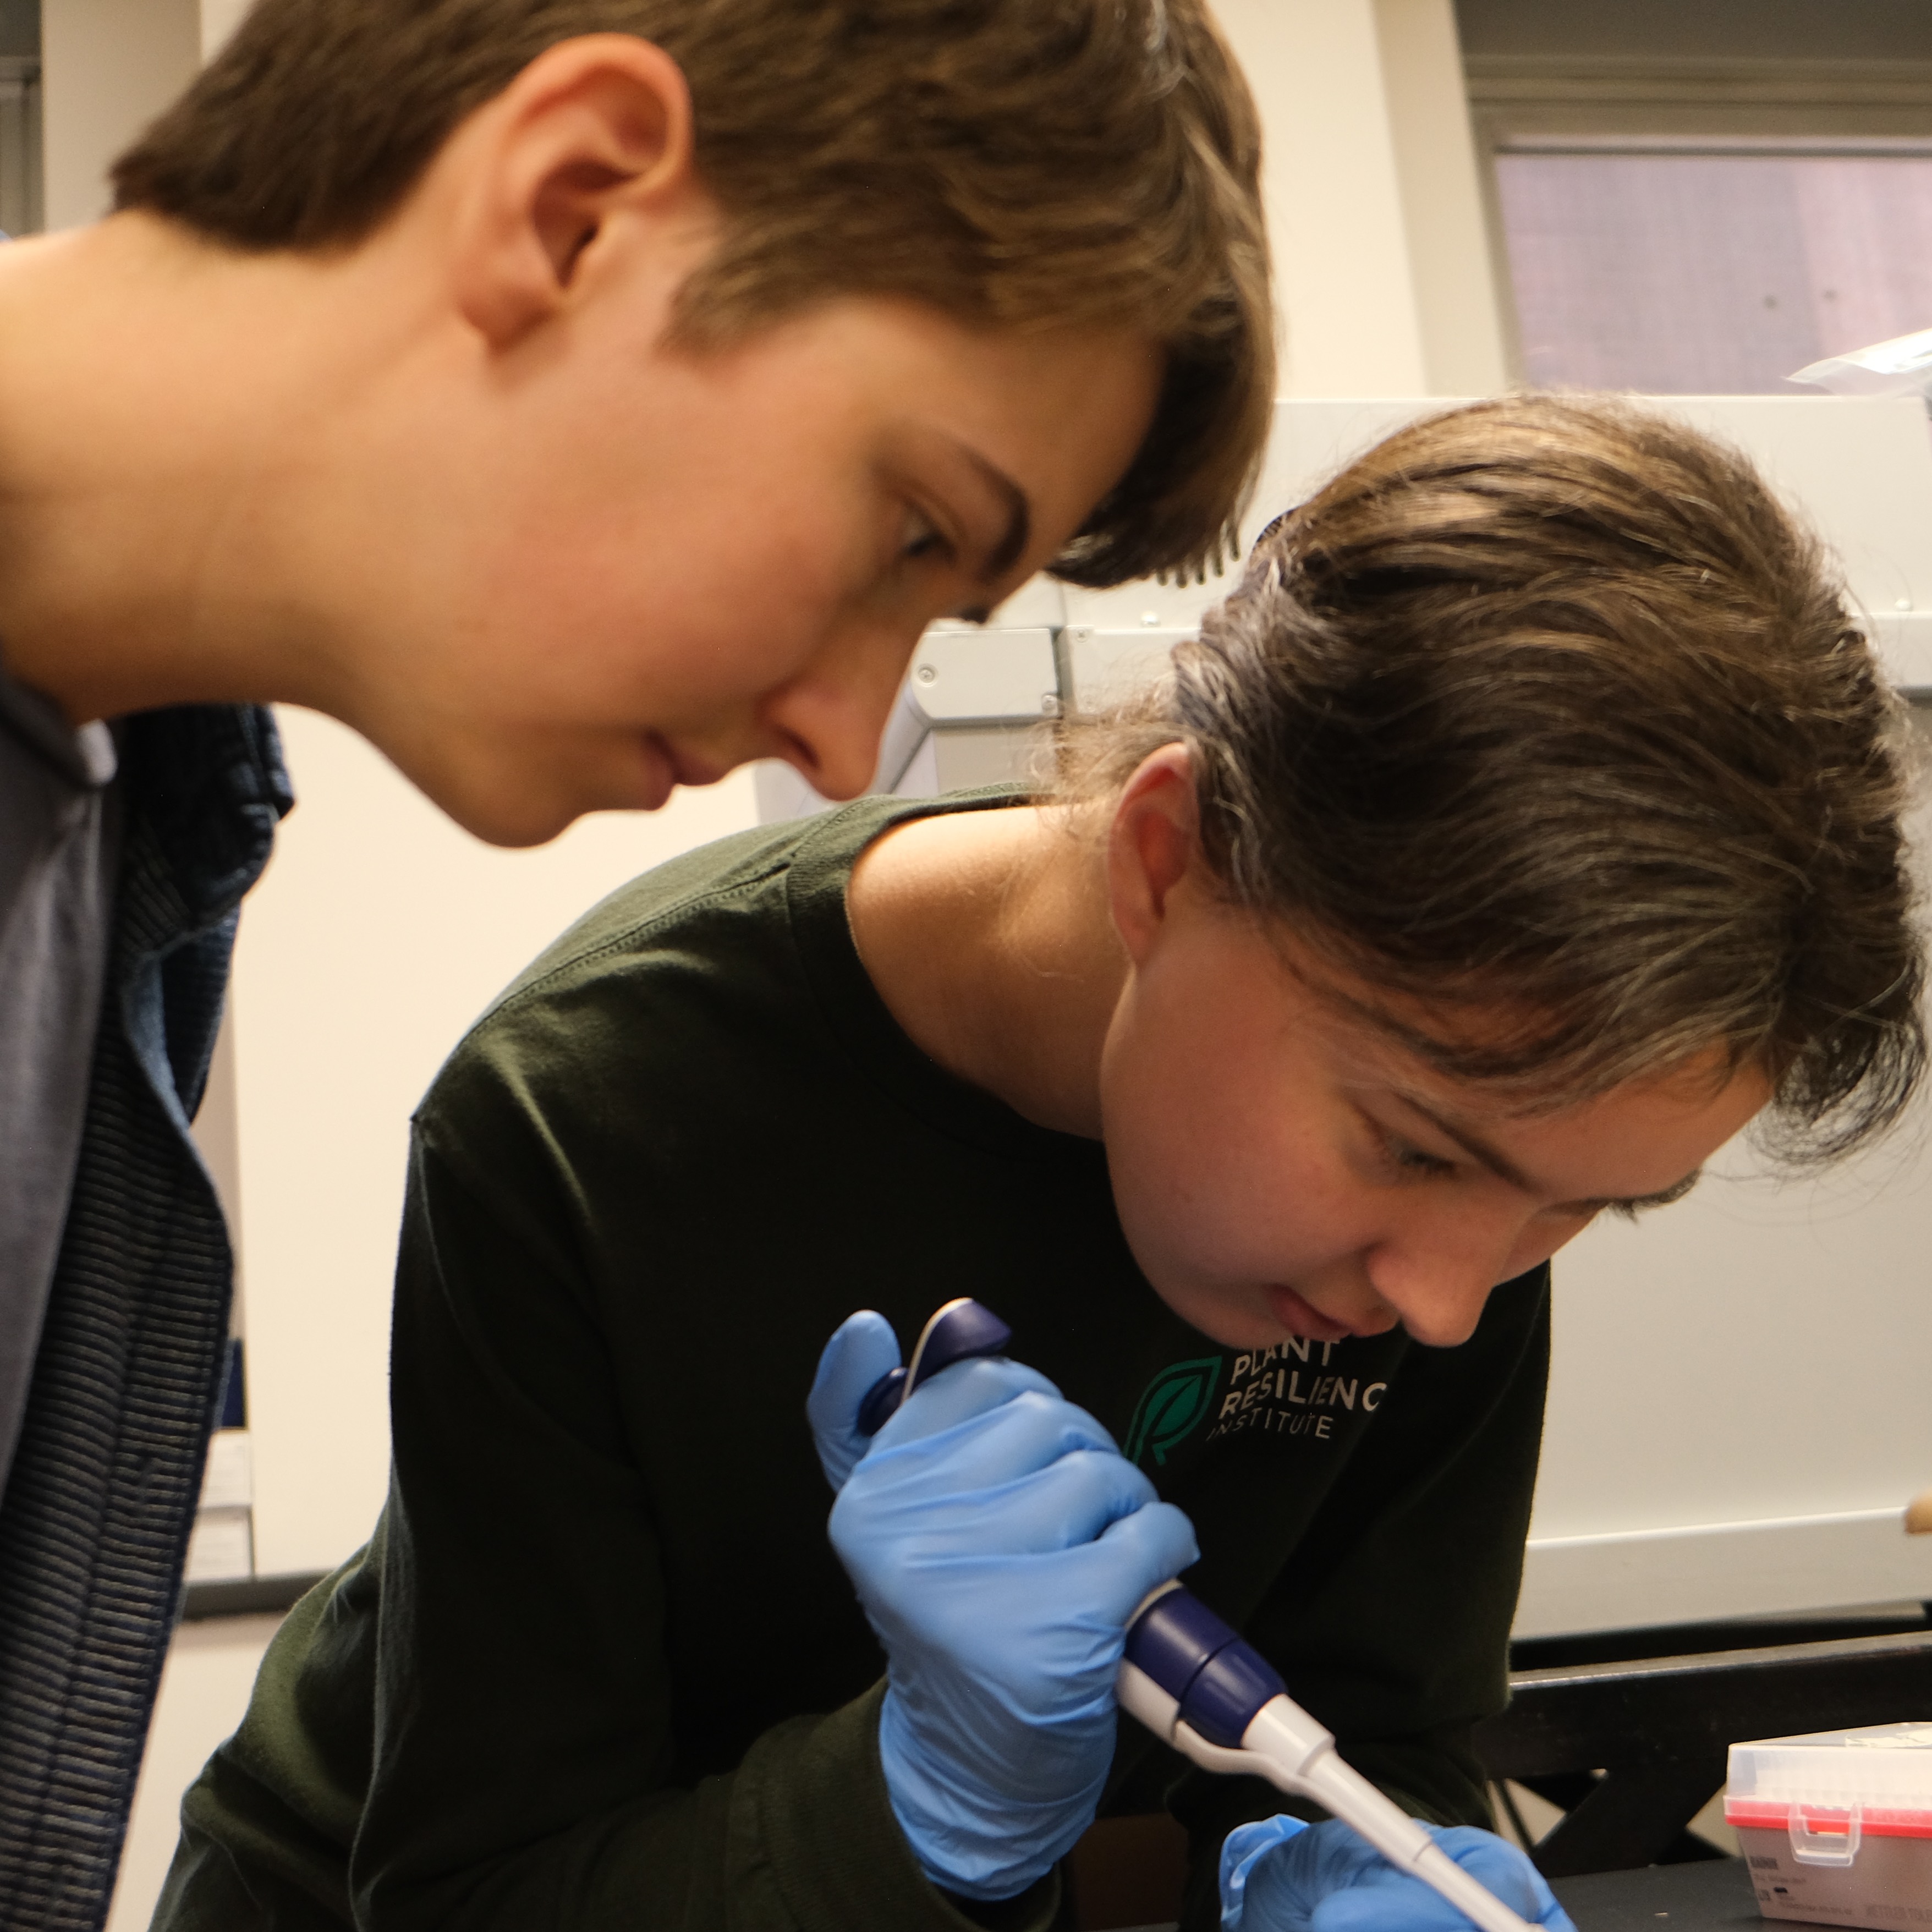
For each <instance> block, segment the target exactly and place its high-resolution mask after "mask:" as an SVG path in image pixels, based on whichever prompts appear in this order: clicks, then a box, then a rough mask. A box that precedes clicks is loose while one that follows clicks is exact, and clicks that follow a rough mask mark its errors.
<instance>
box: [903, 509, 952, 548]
mask: <svg viewBox="0 0 1932 1932" xmlns="http://www.w3.org/2000/svg"><path fill="white" fill-rule="evenodd" d="M953 554H954V551H953V544H952V541H951V540H950V538H948V537H947V535H946V534H945V533H944V532H943V531H942V530H941V529H940V528H939V526H938V524H936V523H934V522H933V520H932V518H931V517H928V516H927V515H926V514H925V513H924V512H923V511H920V510H918V509H916V508H914V507H913V505H911V504H910V503H908V504H907V505H906V510H905V523H904V528H903V529H901V532H900V534H899V556H900V557H901V559H902V560H904V561H906V562H918V561H919V560H921V559H924V558H926V557H938V558H941V559H949V560H950V559H951V558H952V556H953Z"/></svg>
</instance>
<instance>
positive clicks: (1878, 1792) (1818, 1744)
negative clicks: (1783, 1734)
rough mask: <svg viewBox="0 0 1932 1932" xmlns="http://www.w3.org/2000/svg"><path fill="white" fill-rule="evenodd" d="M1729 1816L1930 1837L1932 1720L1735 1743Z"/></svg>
mask: <svg viewBox="0 0 1932 1932" xmlns="http://www.w3.org/2000/svg"><path fill="white" fill-rule="evenodd" d="M1724 1817H1725V1818H1726V1820H1727V1821H1728V1822H1729V1823H1730V1824H1732V1825H1733V1826H1745V1827H1750V1826H1759V1827H1760V1828H1769V1829H1773V1830H1779V1831H1783V1830H1787V1829H1793V1828H1794V1827H1796V1829H1797V1831H1798V1832H1810V1833H1817V1832H1825V1833H1827V1834H1833V1833H1835V1834H1843V1833H1844V1832H1846V1829H1847V1827H1848V1826H1849V1828H1850V1829H1852V1832H1855V1833H1859V1834H1861V1835H1863V1836H1865V1837H1867V1838H1932V1723H1928V1722H1923V1721H1921V1722H1914V1723H1911V1724H1873V1725H1870V1726H1868V1727H1866V1728H1865V1729H1864V1730H1856V1731H1817V1732H1814V1733H1811V1735H1810V1736H1805V1737H1796V1738H1760V1739H1757V1740H1755V1741H1754V1742H1751V1743H1749V1744H1737V1745H1732V1747H1731V1752H1730V1778H1729V1779H1728V1781H1727V1784H1726V1786H1725V1792H1724Z"/></svg>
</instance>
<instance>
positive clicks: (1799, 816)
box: [1067, 396, 1925, 1160]
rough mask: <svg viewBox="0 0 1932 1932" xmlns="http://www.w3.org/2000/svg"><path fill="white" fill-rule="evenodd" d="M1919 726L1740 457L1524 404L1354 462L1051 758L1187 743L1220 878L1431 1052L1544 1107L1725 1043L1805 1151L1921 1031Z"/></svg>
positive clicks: (1556, 406) (1508, 402) (1075, 767)
mask: <svg viewBox="0 0 1932 1932" xmlns="http://www.w3.org/2000/svg"><path fill="white" fill-rule="evenodd" d="M1908 730H1909V726H1907V725H1906V724H1905V723H1904V721H1903V707H1902V706H1901V705H1900V703H1899V702H1898V700H1897V699H1896V698H1895V697H1894V696H1893V694H1891V692H1890V691H1888V688H1886V686H1885V683H1884V681H1883V679H1882V676H1881V674H1880V672H1879V667H1878V665H1877V664H1876V661H1875V659H1874V658H1873V653H1872V652H1871V651H1870V649H1869V648H1868V646H1867V644H1866V642H1865V640H1864V637H1863V636H1862V634H1861V631H1860V630H1859V628H1858V625H1856V623H1855V622H1853V621H1852V619H1850V618H1849V616H1847V614H1846V609H1845V606H1844V602H1843V594H1842V592H1841V588H1840V586H1839V585H1838V583H1837V581H1836V580H1835V577H1833V575H1832V573H1831V571H1829V568H1827V566H1826V562H1825V560H1824V559H1823V556H1822V554H1821V553H1820V549H1819V547H1818V545H1817V543H1816V542H1815V541H1814V540H1813V539H1812V538H1811V537H1810V536H1809V535H1808V534H1806V533H1805V532H1804V531H1803V530H1802V529H1800V528H1799V526H1797V525H1796V523H1794V522H1793V520H1792V518H1791V517H1790V516H1789V515H1788V514H1787V512H1786V511H1784V509H1783V508H1781V505H1779V504H1778V502H1777V501H1776V499H1775V498H1774V497H1773V496H1772V493H1771V492H1770V491H1769V490H1768V489H1767V488H1766V485H1765V484H1764V483H1763V481H1762V480H1761V479H1760V478H1759V477H1758V475H1757V474H1756V472H1754V469H1752V468H1751V465H1750V464H1749V463H1748V462H1747V461H1746V460H1745V459H1744V458H1742V457H1741V456H1740V455H1737V454H1736V453H1735V452H1732V451H1730V450H1728V449H1724V448H1723V447H1722V446H1719V445H1718V444H1716V443H1712V441H1710V440H1709V439H1707V438H1706V437H1702V436H1700V435H1698V434H1695V433H1694V432H1693V431H1691V430H1689V429H1688V428H1685V427H1683V426H1682V425H1680V424H1678V423H1676V422H1673V421H1670V420H1669V419H1665V418H1662V417H1660V416H1655V415H1652V414H1649V413H1644V412H1642V411H1640V410H1636V409H1634V408H1631V407H1627V406H1625V405H1622V404H1613V403H1610V402H1606V401H1594V400H1586V399H1580V398H1559V397H1550V396H1526V397H1518V398H1508V399H1505V400H1503V401H1496V402H1492V403H1484V404H1477V405H1475V406H1474V407H1469V408H1466V409H1462V410H1455V411H1452V412H1451V413H1447V414H1445V415H1442V416H1437V417H1435V418H1433V419H1429V420H1427V421H1425V422H1420V423H1418V424H1415V425H1412V427H1410V428H1407V429H1405V430H1403V431H1400V433H1398V434H1397V435H1395V436H1394V437H1391V438H1390V439H1389V440H1388V441H1387V442H1385V443H1382V444H1381V445H1380V446H1379V447H1377V448H1376V449H1374V450H1373V451H1371V452H1370V453H1369V454H1368V455H1366V456H1364V458H1361V460H1359V461H1358V462H1356V463H1353V464H1352V465H1351V466H1349V468H1348V469H1346V470H1345V471H1344V472H1343V473H1342V474H1341V475H1339V476H1338V477H1337V478H1335V479H1334V481H1332V482H1331V483H1330V484H1328V486H1327V487H1325V488H1324V489H1323V490H1321V491H1319V493H1317V494H1316V495H1315V496H1313V497H1312V498H1311V499H1310V500H1309V501H1308V502H1306V503H1305V504H1304V505H1301V507H1300V508H1298V509H1297V510H1295V511H1293V512H1292V513H1291V514H1289V515H1288V516H1286V517H1283V519H1282V520H1280V521H1279V522H1278V523H1276V524H1275V525H1274V526H1272V527H1271V529H1269V530H1268V532H1266V533H1265V535H1263V536H1262V539H1261V541H1259V544H1257V545H1256V548H1255V550H1254V553H1253V556H1252V558H1251V559H1250V563H1249V565H1248V568H1247V574H1246V575H1245V577H1244V580H1243V581H1242V583H1241V586H1240V587H1239V589H1238V590H1237V591H1236V592H1235V594H1234V595H1232V597H1230V598H1229V599H1228V601H1227V602H1226V604H1224V605H1223V606H1222V607H1220V609H1219V610H1217V611H1216V612H1214V613H1213V614H1212V615H1211V616H1210V617H1209V618H1208V620H1207V622H1205V625H1203V628H1202V637H1201V640H1200V641H1199V643H1198V644H1195V645H1192V646H1185V647H1184V648H1183V649H1182V650H1181V652H1179V653H1178V654H1177V658H1176V662H1175V670H1174V674H1173V676H1172V678H1171V679H1169V680H1167V681H1166V682H1164V684H1163V685H1162V686H1161V687H1160V689H1159V691H1157V693H1156V694H1154V696H1153V697H1151V699H1150V700H1148V702H1147V703H1146V704H1145V705H1144V706H1141V707H1139V709H1137V710H1135V711H1130V712H1127V713H1125V714H1123V715H1120V716H1118V717H1117V718H1114V719H1112V720H1103V721H1097V722H1096V723H1094V724H1091V725H1089V726H1087V727H1078V726H1076V727H1073V737H1072V739H1070V742H1069V744H1068V746H1067V751H1068V753H1069V756H1070V770H1071V771H1073V772H1075V773H1076V775H1075V776H1073V778H1070V788H1071V789H1072V790H1074V791H1075V792H1076V793H1082V792H1085V793H1091V792H1092V791H1093V790H1094V789H1096V788H1097V786H1098V785H1100V784H1107V783H1110V782H1115V781H1118V780H1119V779H1120V778H1124V775H1126V773H1127V772H1128V771H1130V770H1131V769H1133V766H1134V765H1135V764H1136V763H1138V762H1139V759H1140V758H1141V757H1144V756H1145V754H1146V753H1147V752H1148V751H1150V750H1151V749H1152V748H1154V747H1155V746H1157V745H1160V744H1162V743H1164V742H1174V741H1175V739H1180V740H1181V741H1183V742H1185V743H1186V744H1187V746H1188V748H1189V750H1190V754H1191V757H1192V760H1193V767H1194V772H1195V776H1196V789H1197V792H1198V796H1199V808H1200V814H1201V835H1202V844H1203V847H1204V850H1205V856H1206V857H1207V859H1208V863H1209V865H1211V867H1212V868H1213V869H1214V871H1215V873H1216V874H1217V875H1218V876H1219V877H1220V879H1221V880H1223V882H1224V883H1225V885H1226V889H1227V892H1228V895H1229V898H1230V899H1231V900H1232V901H1234V902H1235V904H1238V905H1239V906H1241V907H1244V908H1245V909H1247V910H1249V911H1250V912H1252V913H1254V914H1255V915H1256V916H1259V917H1260V918H1262V919H1264V920H1266V921H1271V922H1280V923H1281V924H1282V926H1283V928H1284V929H1286V930H1287V931H1289V932H1292V933H1293V934H1294V935H1295V936H1296V937H1297V938H1299V939H1300V940H1301V941H1304V942H1305V943H1307V944H1310V945H1312V946H1313V948H1314V949H1315V950H1316V955H1317V956H1318V957H1319V958H1323V959H1327V960H1328V961H1330V962H1332V963H1333V965H1334V966H1336V967H1337V968H1341V969H1342V970H1343V973H1344V974H1347V975H1349V976H1352V977H1353V978H1354V979H1355V980H1357V981H1358V982H1360V983H1365V984H1366V986H1367V987H1368V988H1369V989H1371V992H1370V997H1369V998H1368V1000H1367V1001H1366V1002H1364V1001H1362V1000H1361V999H1360V998H1357V999H1355V1000H1354V1001H1352V1004H1355V1005H1357V1006H1358V1007H1359V1008H1361V1010H1367V1011H1369V1012H1371V1013H1373V1016H1374V1017H1375V1018H1376V1019H1377V1021H1378V1022H1379V1023H1380V1024H1382V1025H1385V1026H1386V1027H1388V1028H1390V1029H1391V1031H1394V1033H1395V1034H1397V1035H1398V1036H1399V1037H1401V1039H1402V1040H1403V1042H1404V1043H1406V1044H1407V1045H1409V1046H1412V1048H1413V1049H1415V1051H1416V1052H1418V1053H1420V1054H1421V1055H1423V1056H1424V1058H1425V1059H1426V1060H1427V1061H1429V1062H1430V1064H1433V1065H1435V1066H1436V1067H1438V1068H1439V1069H1440V1070H1442V1071H1443V1072H1445V1073H1448V1074H1450V1075H1451V1076H1457V1077H1461V1078H1465V1079H1472V1080H1476V1081H1481V1082H1490V1083H1495V1084H1498V1085H1501V1086H1502V1087H1504V1088H1508V1089H1512V1090H1514V1091H1515V1092H1516V1093H1517V1094H1519V1095H1520V1097H1521V1099H1522V1101H1523V1105H1524V1106H1526V1108H1531V1109H1533V1108H1535V1107H1538V1106H1546V1105H1550V1104H1554V1103H1560V1102H1562V1101H1563V1100H1571V1099H1576V1098H1580V1097H1583V1096H1585V1095H1587V1094H1595V1093H1601V1092H1602V1091H1605V1090H1607V1088H1610V1087H1611V1086H1613V1085H1616V1084H1618V1083H1619V1082H1622V1081H1623V1080H1625V1079H1628V1078H1630V1077H1631V1076H1634V1075H1637V1074H1640V1073H1655V1072H1658V1071H1661V1070H1663V1069H1664V1068H1665V1067H1669V1066H1670V1065H1672V1064H1676V1063H1680V1062H1682V1061H1685V1060H1687V1059H1688V1058H1691V1057H1692V1056H1694V1055H1700V1054H1704V1053H1708V1052H1709V1051H1711V1050H1712V1049H1714V1048H1715V1049H1718V1050H1719V1051H1720V1052H1721V1054H1722V1055H1723V1056H1724V1062H1725V1064H1726V1065H1727V1067H1730V1068H1733V1069H1735V1068H1737V1067H1745V1066H1754V1067H1759V1068H1760V1069H1762V1070H1763V1071H1765V1072H1766V1073H1767V1074H1768V1075H1769V1076H1770V1077H1771V1079H1772V1080H1773V1082H1775V1088H1776V1095H1775V1103H1774V1105H1773V1107H1772V1109H1771V1110H1770V1113H1769V1117H1768V1125H1769V1137H1770V1139H1771V1140H1772V1144H1773V1145H1774V1146H1775V1148H1776V1149H1777V1151H1779V1152H1781V1154H1784V1155H1785V1156H1786V1157H1787V1158H1797V1159H1808V1160H1828V1159H1831V1158H1833V1157H1836V1156H1838V1155H1839V1154H1843V1153H1844V1152H1846V1151H1849V1149H1850V1148H1852V1147H1853V1146H1855V1145H1858V1144H1859V1143H1861V1142H1864V1141H1865V1140H1866V1139H1869V1138H1870V1137H1871V1136H1873V1135H1875V1134H1876V1133H1878V1132H1879V1131H1880V1130H1882V1129H1883V1128H1884V1127H1885V1126H1887V1125H1888V1124H1890V1123H1891V1122H1892V1121H1894V1120H1895V1119H1896V1118H1897V1115H1898V1114H1899V1112H1900V1110H1901V1109H1902V1108H1903V1106H1904V1104H1905V1103H1906V1100H1907V1099H1908V1098H1909V1095H1910V1094H1911V1092H1912V1088H1913V1087H1914V1085H1915V1083H1916V1082H1917V1080H1918V1077H1919V1075H1920V1073H1921V1069H1922V1067H1923V1064H1924V1058H1925V1043H1924V1028H1923V1023H1922V1021H1921V1016H1920V1012H1919V995H1920V990H1921V974H1922V964H1921V938H1920V935H1919V933H1918V929H1917V926H1916V924H1915V919H1914V916H1913V893H1912V884H1911V881H1910V879H1909V874H1908V872H1907V869H1906V860H1905V850H1904V839H1903V831H1902V829H1901V825H1900V814H1901V811H1902V810H1903V806H1904V804H1905V802H1906V791H1907V784H1906V769H1905V757H1904V753H1903V740H1904V736H1905V733H1906V731H1908ZM1084 733H1091V737H1090V738H1089V739H1088V742H1087V743H1086V745H1084V746H1083V745H1082V742H1081V739H1082V736H1083V734H1084ZM1083 770H1084V772H1085V781H1082V778H1080V777H1079V776H1078V775H1077V773H1078V772H1081V771H1083ZM1391 995H1394V996H1397V997H1396V998H1395V999H1394V1001H1391V1000H1390V999H1389V997H1388V996H1391ZM1339 996H1340V995H1338V997H1339ZM1405 996H1406V997H1405ZM1418 1000H1420V1001H1422V1002H1424V1006H1423V1007H1422V1008H1421V1009H1420V1010H1424V1011H1426V1012H1427V1013H1430V1015H1432V1016H1433V1018H1432V1019H1430V1020H1428V1021H1427V1022H1422V1023H1418V1022H1416V1021H1415V1019H1413V1018H1412V1017H1409V1016H1412V1014H1413V1013H1415V1011H1417V1010H1418V1008H1417V1007H1416V1005H1415V1001H1418ZM1476 1016H1481V1017H1482V1019H1483V1020H1484V1024H1482V1025H1470V1024H1469V1023H1468V1022H1469V1020H1470V1019H1472V1018H1474V1017H1476Z"/></svg>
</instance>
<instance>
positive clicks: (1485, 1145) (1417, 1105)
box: [1399, 1094, 1704, 1214]
mask: <svg viewBox="0 0 1932 1932" xmlns="http://www.w3.org/2000/svg"><path fill="white" fill-rule="evenodd" d="M1399 1098H1400V1100H1401V1101H1402V1103H1403V1106H1406V1107H1407V1108H1408V1109H1409V1110H1410V1112H1412V1113H1416V1114H1419V1115H1421V1117H1422V1118H1424V1120H1425V1121H1427V1122H1428V1123H1429V1124H1430V1126H1431V1127H1433V1128H1434V1129H1435V1130H1436V1132H1437V1133H1439V1134H1442V1135H1443V1136H1445V1138H1446V1139H1450V1140H1452V1141H1454V1142H1455V1143H1456V1145H1457V1146H1458V1147H1459V1148H1461V1149H1462V1150H1463V1152H1464V1153H1465V1154H1467V1155H1468V1156H1469V1158H1470V1159H1471V1160H1473V1161H1475V1162H1476V1163H1478V1166H1482V1167H1485V1168H1487V1169H1488V1170H1489V1171H1490V1173H1492V1174H1493V1175H1495V1176H1496V1178H1497V1179H1498V1180H1499V1181H1508V1183H1509V1184H1510V1185H1511V1187H1514V1188H1517V1189H1518V1190H1520V1191H1521V1192H1522V1193H1525V1194H1538V1193H1541V1192H1542V1191H1543V1190H1541V1189H1540V1188H1539V1187H1537V1185H1536V1184H1535V1182H1534V1181H1532V1180H1531V1179H1530V1178H1529V1176H1528V1175H1526V1174H1525V1173H1524V1172H1523V1169H1521V1168H1520V1167H1518V1166H1517V1164H1516V1163H1515V1162H1514V1161H1513V1160H1511V1159H1510V1158H1509V1157H1508V1155H1506V1154H1504V1153H1502V1151H1501V1150H1500V1149H1499V1148H1493V1147H1492V1146H1491V1145H1490V1143H1489V1142H1487V1141H1486V1140H1484V1139H1483V1137H1482V1136H1481V1135H1480V1134H1475V1133H1471V1132H1470V1131H1469V1129H1468V1128H1467V1127H1459V1126H1457V1124H1456V1123H1455V1122H1454V1121H1451V1120H1448V1119H1445V1118H1444V1117H1443V1116H1442V1115H1440V1114H1439V1113H1438V1112H1436V1109H1434V1108H1433V1107H1430V1106H1425V1105H1424V1103H1422V1102H1421V1101H1420V1100H1418V1099H1417V1098H1416V1097H1415V1095H1414V1094H1400V1096H1399ZM1703 1177H1704V1170H1703V1169H1702V1168H1701V1167H1694V1168H1693V1169H1691V1172H1689V1173H1688V1174H1687V1175H1685V1176H1684V1178H1682V1180H1681V1181H1673V1182H1672V1183H1671V1184H1670V1186H1669V1187H1660V1188H1659V1189H1658V1190H1657V1192H1656V1193H1654V1194H1633V1195H1629V1196H1603V1197H1601V1198H1595V1199H1590V1200H1588V1201H1566V1202H1560V1203H1559V1205H1560V1206H1562V1207H1565V1208H1589V1210H1590V1211H1591V1212H1592V1214H1601V1212H1603V1211H1604V1209H1606V1208H1623V1209H1625V1210H1627V1211H1630V1212H1631V1213H1635V1212H1636V1211H1638V1210H1640V1209H1641V1208H1668V1207H1669V1206H1670V1204H1671V1203H1672V1202H1673V1201H1682V1199H1684V1197H1685V1195H1687V1194H1688V1193H1690V1192H1691V1189H1692V1188H1694V1187H1696V1186H1697V1184H1698V1182H1699V1181H1701V1180H1702V1179H1703Z"/></svg>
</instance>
